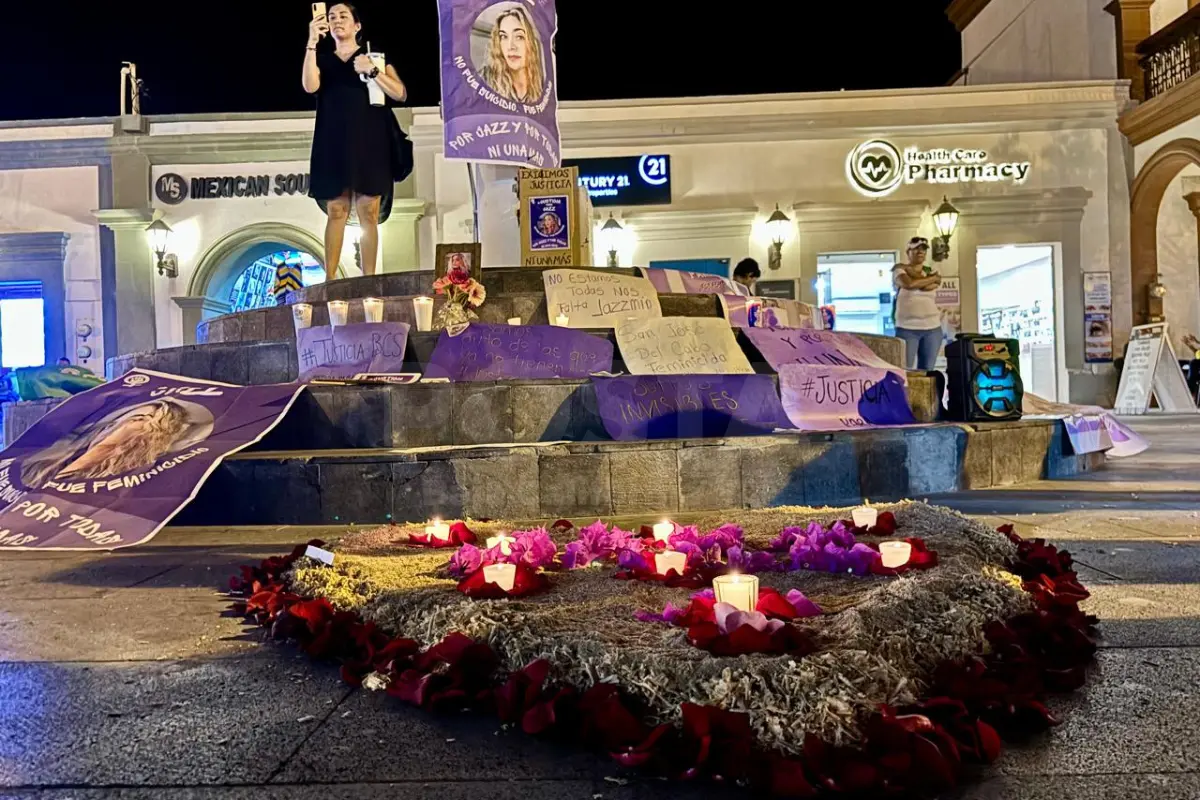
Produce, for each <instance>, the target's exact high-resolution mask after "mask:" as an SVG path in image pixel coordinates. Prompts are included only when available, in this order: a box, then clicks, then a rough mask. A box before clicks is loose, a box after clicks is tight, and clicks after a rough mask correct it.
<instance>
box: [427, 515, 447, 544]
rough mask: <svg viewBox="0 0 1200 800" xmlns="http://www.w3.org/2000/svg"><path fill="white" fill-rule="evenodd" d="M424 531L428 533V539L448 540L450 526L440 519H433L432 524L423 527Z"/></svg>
mask: <svg viewBox="0 0 1200 800" xmlns="http://www.w3.org/2000/svg"><path fill="white" fill-rule="evenodd" d="M425 533H427V534H428V535H429V538H430V539H433V540H435V541H439V542H448V541H450V526H449V525H448V524H446V523H445V522H442V521H441V520H440V519H435V520H434V521H433V524H432V525H429V526H427V527H426V528H425Z"/></svg>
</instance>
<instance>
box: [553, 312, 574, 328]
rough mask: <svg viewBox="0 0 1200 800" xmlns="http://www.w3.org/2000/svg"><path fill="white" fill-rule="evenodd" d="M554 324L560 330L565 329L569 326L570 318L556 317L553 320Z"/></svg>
mask: <svg viewBox="0 0 1200 800" xmlns="http://www.w3.org/2000/svg"><path fill="white" fill-rule="evenodd" d="M554 324H555V325H557V326H558V327H560V328H565V327H567V326H568V325H570V324H571V318H570V317H568V316H567V315H566V314H559V315H558V316H557V317H555V318H554Z"/></svg>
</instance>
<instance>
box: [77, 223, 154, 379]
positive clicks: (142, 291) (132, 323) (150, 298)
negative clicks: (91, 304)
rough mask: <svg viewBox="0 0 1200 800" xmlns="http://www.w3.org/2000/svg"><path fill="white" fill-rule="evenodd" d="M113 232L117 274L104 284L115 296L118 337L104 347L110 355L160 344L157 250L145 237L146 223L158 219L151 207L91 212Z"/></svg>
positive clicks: (105, 288)
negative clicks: (157, 321) (156, 278)
mask: <svg viewBox="0 0 1200 800" xmlns="http://www.w3.org/2000/svg"><path fill="white" fill-rule="evenodd" d="M92 213H93V215H94V216H95V218H96V221H97V222H99V223H100V224H101V225H103V226H104V227H106V228H108V229H109V230H110V231H112V232H113V245H114V250H115V251H116V270H115V272H116V274H115V276H114V280H113V283H114V285H113V286H105V287H104V291H105V292H111V293H112V296H113V298H114V303H113V307H114V308H115V309H116V315H115V316H116V319H115V320H114V324H113V331H114V332H115V334H116V341H115V342H113V343H112V344H111V349H108V347H106V348H105V352H106V355H107V356H108V357H109V358H116V357H118V356H123V355H128V354H130V353H139V352H144V351H147V350H153V349H155V347H156V346H157V344H158V334H157V330H156V327H155V314H154V299H155V298H154V276H155V265H154V254H153V253H152V252H151V250H150V243H149V242H148V241H147V240H146V227H147V226H148V225H149V224H150V223H151V222H153V221H154V220H155V214H156V212H155V211H154V209H151V208H107V209H100V210H98V211H94V212H92Z"/></svg>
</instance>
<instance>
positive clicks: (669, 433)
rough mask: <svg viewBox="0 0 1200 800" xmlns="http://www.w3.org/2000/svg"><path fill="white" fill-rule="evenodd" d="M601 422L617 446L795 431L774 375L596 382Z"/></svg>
mask: <svg viewBox="0 0 1200 800" xmlns="http://www.w3.org/2000/svg"><path fill="white" fill-rule="evenodd" d="M592 384H593V385H594V386H595V389H596V400H597V404H598V406H599V409H600V417H601V419H602V420H603V421H604V428H605V430H607V431H608V435H609V436H611V437H612V438H613V439H616V440H618V441H633V440H640V439H693V438H712V437H720V436H761V435H762V434H765V433H771V432H772V431H775V430H777V429H779V428H791V427H792V424H791V423H790V422H788V419H787V415H786V414H784V412H783V406H782V405H780V403H779V395H778V394H777V393H776V391H775V381H774V380H773V379H772V378H771V376H770V375H637V376H632V377H621V378H593V379H592Z"/></svg>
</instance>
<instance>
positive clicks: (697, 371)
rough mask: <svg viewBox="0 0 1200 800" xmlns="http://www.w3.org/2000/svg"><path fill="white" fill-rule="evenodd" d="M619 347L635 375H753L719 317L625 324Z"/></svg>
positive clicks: (627, 367)
mask: <svg viewBox="0 0 1200 800" xmlns="http://www.w3.org/2000/svg"><path fill="white" fill-rule="evenodd" d="M617 345H618V346H619V347H620V348H621V357H622V358H623V359H624V360H625V368H626V369H627V370H629V372H630V373H631V374H633V375H753V374H754V368H753V367H751V366H750V362H749V361H747V360H746V355H745V354H744V353H743V352H742V349H741V348H740V347H738V343H737V338H736V337H735V336H734V335H733V329H732V328H730V327H729V323H728V322H726V321H725V320H723V319H717V318H716V317H660V318H658V319H640V320H631V321H629V322H623V323H621V324H620V325H618V326H617Z"/></svg>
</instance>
